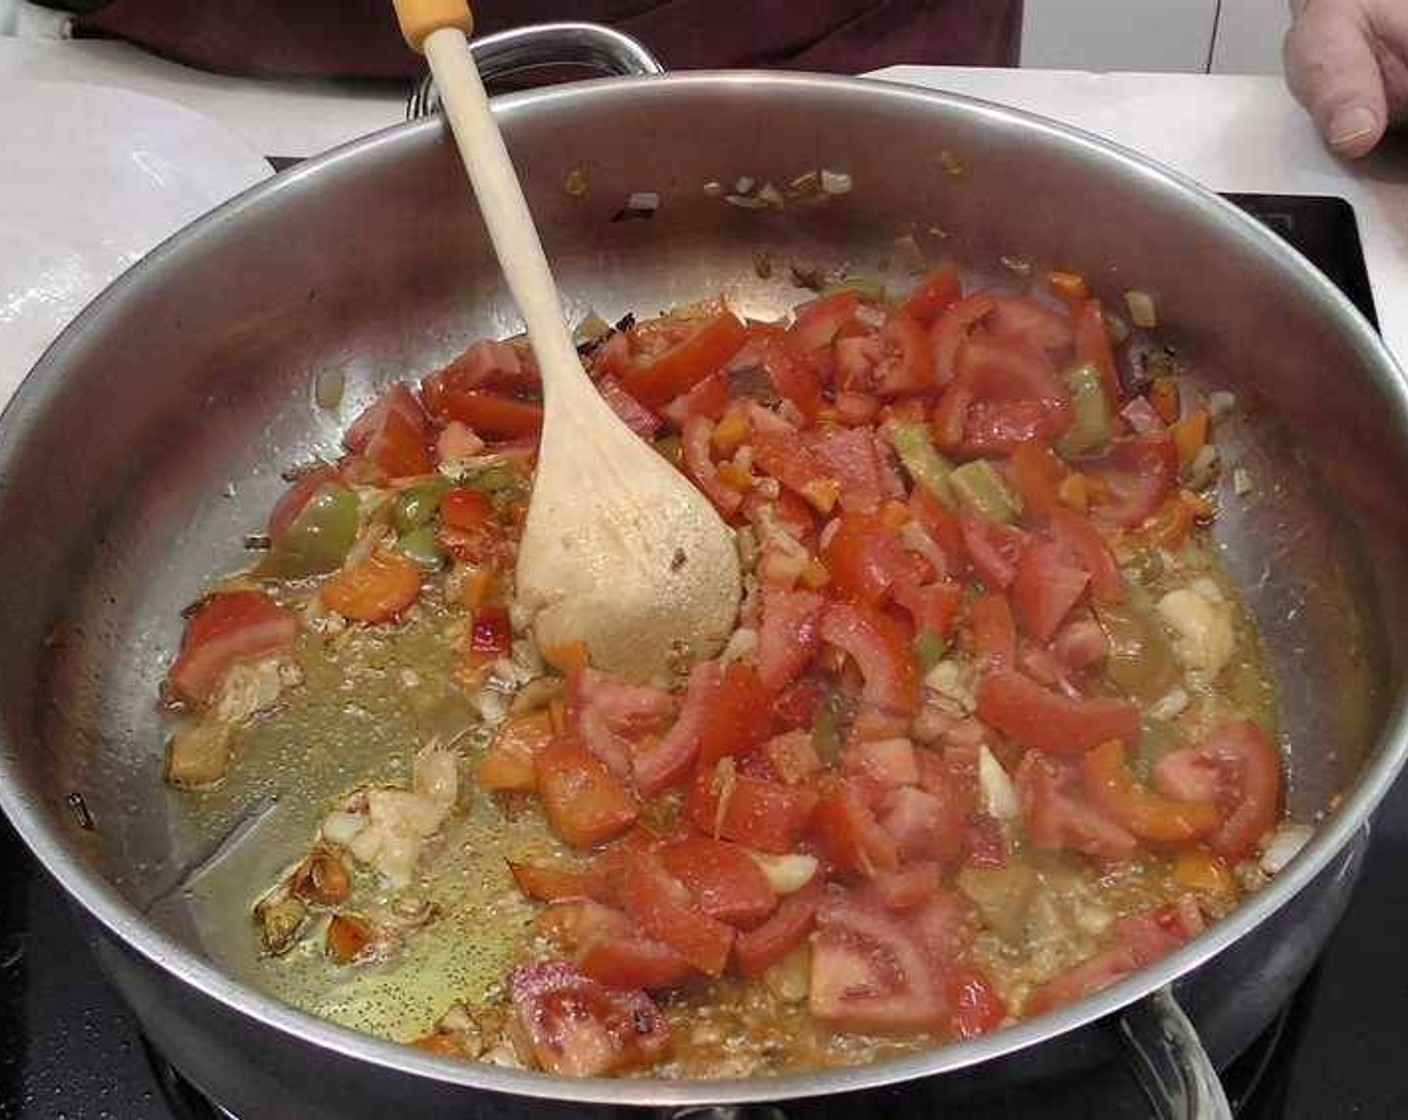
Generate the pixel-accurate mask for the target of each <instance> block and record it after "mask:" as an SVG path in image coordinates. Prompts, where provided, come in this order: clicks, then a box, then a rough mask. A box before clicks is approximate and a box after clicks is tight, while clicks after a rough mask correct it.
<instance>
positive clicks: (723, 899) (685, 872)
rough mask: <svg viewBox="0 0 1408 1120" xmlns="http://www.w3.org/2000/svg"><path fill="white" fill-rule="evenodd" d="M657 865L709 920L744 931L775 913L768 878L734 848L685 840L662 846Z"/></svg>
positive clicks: (774, 898) (699, 838)
mask: <svg viewBox="0 0 1408 1120" xmlns="http://www.w3.org/2000/svg"><path fill="white" fill-rule="evenodd" d="M660 862H661V863H663V864H664V865H665V870H667V871H668V872H669V873H670V874H671V875H673V876H674V877H675V878H676V879H678V880H679V881H680V882H681V883H683V884H684V885H685V887H687V888H688V890H689V892H690V894H692V895H693V896H694V899H695V902H696V903H697V904H698V906H699V908H700V909H701V910H703V911H704V913H706V914H708V915H709V917H711V918H717V919H718V920H719V921H721V922H727V923H728V924H729V925H732V926H742V927H744V928H747V927H750V926H755V925H757V924H758V923H759V922H761V921H763V920H764V919H765V918H767V917H768V915H769V914H771V913H772V912H773V911H774V910H775V909H777V895H776V893H774V891H773V889H772V884H770V883H769V882H768V877H767V876H766V875H764V874H763V869H762V868H761V867H759V866H758V862H757V861H756V860H755V859H753V857H752V856H750V855H748V853H747V852H745V851H744V850H743V849H742V848H740V847H739V846H738V845H737V844H731V843H729V842H728V841H726V840H714V839H712V838H710V837H707V836H688V837H685V838H684V839H683V840H674V841H671V842H670V843H668V844H665V845H664V846H662V847H661V848H660Z"/></svg>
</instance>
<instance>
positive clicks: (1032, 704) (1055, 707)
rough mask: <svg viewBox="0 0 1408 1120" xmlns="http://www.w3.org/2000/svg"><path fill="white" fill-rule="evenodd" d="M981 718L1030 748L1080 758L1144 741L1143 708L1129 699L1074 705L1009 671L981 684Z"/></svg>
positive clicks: (994, 674)
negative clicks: (1100, 748) (1108, 746)
mask: <svg viewBox="0 0 1408 1120" xmlns="http://www.w3.org/2000/svg"><path fill="white" fill-rule="evenodd" d="M977 700H978V718H979V719H981V720H982V721H983V722H984V723H986V724H988V725H989V726H990V727H994V728H996V729H997V730H998V731H1001V732H1002V733H1003V734H1004V735H1006V736H1007V737H1008V738H1009V739H1011V740H1013V741H1014V742H1016V743H1020V744H1021V745H1022V746H1024V747H1037V748H1039V749H1041V750H1048V751H1057V752H1060V753H1064V754H1079V753H1081V752H1083V751H1086V750H1089V749H1090V748H1091V747H1094V746H1097V745H1099V744H1100V743H1103V742H1105V741H1106V740H1107V739H1119V740H1120V741H1122V742H1124V743H1129V744H1134V743H1137V742H1138V741H1139V708H1138V706H1137V705H1135V704H1131V703H1129V702H1128V701H1125V700H1112V699H1107V698H1104V697H1098V698H1096V699H1091V700H1074V699H1071V698H1070V697H1067V696H1063V695H1061V694H1060V693H1057V692H1052V691H1051V690H1050V689H1046V688H1042V687H1041V685H1039V684H1037V683H1035V682H1034V681H1032V680H1029V679H1028V678H1027V677H1025V676H1023V675H1022V674H1021V673H1016V672H1012V671H1010V670H1005V671H1002V672H990V673H986V674H984V675H983V678H982V680H980V681H979V682H978V694H977Z"/></svg>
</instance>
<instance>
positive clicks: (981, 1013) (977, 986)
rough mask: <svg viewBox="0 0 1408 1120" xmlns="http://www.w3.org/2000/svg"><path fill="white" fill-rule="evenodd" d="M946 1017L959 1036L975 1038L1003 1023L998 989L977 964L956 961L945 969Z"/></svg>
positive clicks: (1002, 1011) (1005, 1016)
mask: <svg viewBox="0 0 1408 1120" xmlns="http://www.w3.org/2000/svg"><path fill="white" fill-rule="evenodd" d="M944 988H945V992H946V994H947V996H948V1008H949V1019H950V1021H951V1023H952V1026H953V1033H954V1034H956V1035H957V1036H958V1037H959V1038H977V1037H978V1036H979V1035H983V1034H988V1033H989V1032H991V1031H994V1030H996V1029H997V1028H998V1027H999V1026H1001V1025H1002V1021H1003V1020H1004V1019H1005V1018H1007V1008H1006V1006H1005V1005H1004V1004H1003V1002H1002V997H1001V996H999V995H998V994H997V989H995V988H994V987H993V986H992V983H991V981H989V980H988V978H987V977H986V976H984V975H983V972H982V970H981V969H980V968H978V967H977V966H976V965H971V964H956V965H953V966H951V967H950V968H948V969H946V970H945V974H944Z"/></svg>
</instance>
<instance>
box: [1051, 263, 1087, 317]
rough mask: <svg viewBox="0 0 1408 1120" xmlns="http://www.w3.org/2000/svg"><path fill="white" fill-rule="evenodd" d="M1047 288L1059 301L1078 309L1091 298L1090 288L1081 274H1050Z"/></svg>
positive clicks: (1057, 272)
mask: <svg viewBox="0 0 1408 1120" xmlns="http://www.w3.org/2000/svg"><path fill="white" fill-rule="evenodd" d="M1046 286H1047V287H1048V288H1050V289H1051V294H1052V295H1054V296H1056V297H1057V298H1058V299H1060V300H1062V301H1063V302H1065V303H1068V304H1070V305H1071V307H1072V308H1077V307H1079V306H1080V305H1081V304H1083V303H1085V301H1086V300H1088V299H1089V298H1090V286H1089V285H1088V284H1087V283H1086V282H1085V277H1084V276H1082V275H1081V274H1080V273H1079V272H1061V271H1059V270H1058V271H1055V272H1048V273H1047V274H1046Z"/></svg>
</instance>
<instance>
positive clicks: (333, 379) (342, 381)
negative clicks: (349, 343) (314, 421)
mask: <svg viewBox="0 0 1408 1120" xmlns="http://www.w3.org/2000/svg"><path fill="white" fill-rule="evenodd" d="M346 389H347V375H346V374H345V373H344V372H343V371H342V370H340V369H320V370H319V371H318V374H317V376H316V377H314V378H313V400H314V402H315V403H316V404H317V406H318V407H319V408H326V409H328V410H329V411H331V410H332V409H334V408H336V407H337V406H338V405H340V404H341V403H342V394H343V392H344V391H345V390H346Z"/></svg>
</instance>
